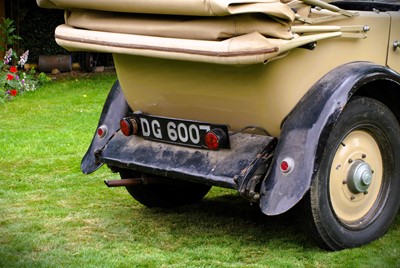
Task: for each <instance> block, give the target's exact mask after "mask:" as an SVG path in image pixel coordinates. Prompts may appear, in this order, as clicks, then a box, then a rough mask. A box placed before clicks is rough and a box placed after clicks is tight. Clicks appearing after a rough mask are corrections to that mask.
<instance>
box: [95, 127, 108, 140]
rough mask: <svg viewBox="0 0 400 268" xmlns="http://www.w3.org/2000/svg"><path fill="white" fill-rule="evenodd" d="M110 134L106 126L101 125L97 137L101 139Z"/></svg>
mask: <svg viewBox="0 0 400 268" xmlns="http://www.w3.org/2000/svg"><path fill="white" fill-rule="evenodd" d="M107 132H108V128H107V126H106V125H101V126H100V127H99V128H98V129H97V136H99V137H100V138H103V137H105V136H106V135H107Z"/></svg>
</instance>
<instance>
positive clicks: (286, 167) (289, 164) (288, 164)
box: [280, 157, 294, 174]
mask: <svg viewBox="0 0 400 268" xmlns="http://www.w3.org/2000/svg"><path fill="white" fill-rule="evenodd" d="M293 168H294V160H293V159H292V158H290V157H285V158H284V159H283V160H282V161H281V164H280V169H281V172H282V173H284V174H289V173H290V172H292V170H293Z"/></svg>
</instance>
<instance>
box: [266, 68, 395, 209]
mask: <svg viewBox="0 0 400 268" xmlns="http://www.w3.org/2000/svg"><path fill="white" fill-rule="evenodd" d="M377 80H386V81H389V82H390V83H394V84H396V85H397V86H396V87H397V88H399V89H400V75H399V74H398V73H396V72H394V71H392V70H391V69H389V68H387V67H384V66H380V65H376V64H373V63H369V62H352V63H348V64H345V65H342V66H340V67H337V68H336V69H334V70H332V71H330V72H329V73H328V74H326V75H325V76H324V77H322V78H321V79H320V80H319V81H318V82H316V83H315V84H314V85H313V86H312V87H311V88H310V90H309V91H308V92H307V93H306V94H305V95H304V97H303V98H302V99H301V100H300V101H299V103H298V104H297V105H296V106H295V108H294V109H293V110H292V111H291V112H290V114H289V115H288V116H287V118H286V120H285V121H284V123H283V125H282V132H281V137H280V139H279V142H278V145H277V147H276V150H275V158H274V160H273V162H272V165H271V169H270V172H269V173H268V174H267V175H266V178H265V179H264V181H263V183H262V185H261V189H260V207H261V210H262V212H263V213H264V214H266V215H278V214H281V213H284V212H286V211H287V210H289V209H290V208H292V207H293V206H294V205H296V204H297V203H298V202H299V201H300V200H301V199H302V198H303V196H304V195H305V194H306V193H307V192H308V190H309V189H310V185H311V183H312V180H313V179H314V177H315V175H316V173H317V171H318V168H319V165H320V162H321V157H322V155H323V154H324V149H325V146H326V144H327V140H328V138H329V135H330V132H331V130H332V128H333V126H334V124H335V123H336V121H337V119H338V118H339V116H340V114H341V112H342V110H343V108H344V106H345V105H346V103H347V102H348V100H349V99H350V97H351V96H352V95H354V94H355V93H356V92H357V91H358V90H359V89H361V88H363V87H364V86H365V85H367V84H369V83H372V82H374V81H377ZM286 157H290V158H292V159H293V160H294V161H293V162H294V168H293V169H292V171H291V172H289V173H286V174H285V173H283V172H281V170H280V163H281V161H282V160H283V159H285V158H286Z"/></svg>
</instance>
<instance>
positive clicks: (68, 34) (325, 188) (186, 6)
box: [37, 0, 400, 250]
mask: <svg viewBox="0 0 400 268" xmlns="http://www.w3.org/2000/svg"><path fill="white" fill-rule="evenodd" d="M37 3H38V5H39V6H41V7H44V8H62V9H65V24H63V25H60V26H58V28H57V29H56V30H55V39H56V42H57V43H58V44H59V45H60V46H62V47H64V48H66V49H67V50H70V51H95V52H105V53H112V54H113V58H114V62H115V68H116V72H117V76H118V81H117V82H115V84H114V86H113V87H112V88H111V91H110V93H109V96H108V98H107V100H106V102H105V104H104V108H103V112H102V114H101V117H100V120H99V123H98V127H97V130H96V132H95V135H94V137H93V140H92V143H91V145H90V147H89V149H88V151H87V153H86V155H85V156H84V158H83V160H82V165H81V168H82V171H83V172H84V173H86V174H88V173H92V172H94V171H95V170H97V169H98V168H99V167H100V166H101V165H103V164H106V165H107V166H108V167H109V168H110V169H111V170H112V171H114V172H118V173H119V174H120V176H121V180H110V181H106V184H107V185H108V186H110V187H113V186H125V187H126V189H127V190H128V192H129V193H130V194H131V195H132V197H133V198H135V199H136V200H137V201H139V202H140V203H142V204H144V205H145V206H148V207H172V206H178V205H185V204H190V203H193V202H198V201H200V200H201V199H202V198H203V197H204V196H205V195H206V194H207V192H208V191H209V189H210V188H211V186H220V187H226V188H232V189H236V190H237V191H238V192H239V193H240V195H242V196H243V197H244V198H247V199H248V200H250V202H252V203H255V204H258V205H259V207H260V209H261V211H262V212H263V213H264V214H266V215H279V214H282V213H284V212H287V211H288V210H290V209H291V208H293V207H294V206H295V205H296V204H300V205H302V206H304V207H305V208H306V216H305V219H306V222H307V223H308V225H309V227H310V231H311V233H312V234H314V235H313V236H314V237H315V238H316V240H317V241H318V242H319V243H320V245H321V246H323V247H325V248H328V249H331V250H340V249H344V248H351V247H357V246H360V245H363V244H366V243H369V242H371V241H373V240H375V239H377V238H379V237H380V236H382V235H383V234H384V233H385V232H386V231H387V230H388V228H389V226H390V224H391V222H392V221H393V219H394V218H395V217H396V215H397V212H398V209H399V205H400V126H399V120H400V105H399V100H400V74H399V72H400V12H399V10H400V1H378V0H374V1H371V0H370V1H356V0H353V1H350V0H349V1H320V0H301V1H297V0H294V1H288V0H282V1H279V0H168V1H165V0H118V1H110V0H37Z"/></svg>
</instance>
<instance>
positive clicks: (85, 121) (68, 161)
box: [0, 73, 400, 267]
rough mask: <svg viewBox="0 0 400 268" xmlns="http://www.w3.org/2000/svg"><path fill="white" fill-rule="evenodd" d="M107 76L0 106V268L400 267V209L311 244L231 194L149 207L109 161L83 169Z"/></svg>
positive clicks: (293, 222) (52, 86)
mask: <svg viewBox="0 0 400 268" xmlns="http://www.w3.org/2000/svg"><path fill="white" fill-rule="evenodd" d="M115 79H116V76H115V74H113V73H111V74H110V73H108V74H107V73H105V74H96V75H90V76H83V77H76V78H74V77H72V78H66V79H58V80H56V81H53V82H51V83H49V84H47V85H45V86H43V87H42V88H40V89H38V90H37V91H35V92H27V93H26V94H25V95H23V96H18V97H17V98H16V99H15V100H14V101H12V102H9V103H6V104H5V105H0V267H400V214H398V216H397V218H396V220H395V222H394V224H393V225H392V226H391V228H390V230H389V232H388V233H387V234H386V235H385V236H384V237H383V238H381V239H379V240H377V241H375V242H373V243H371V244H369V245H366V246H363V247H361V248H356V249H351V250H343V251H340V252H328V251H324V250H321V249H319V248H318V247H316V246H315V245H314V244H313V243H312V242H311V241H310V239H309V238H308V237H307V235H306V234H305V233H304V232H303V228H302V226H301V221H300V220H299V218H301V215H299V214H296V213H292V214H289V215H283V216H279V217H266V216H263V215H262V214H261V213H260V212H259V210H258V209H257V208H253V207H251V206H249V205H248V203H247V202H246V201H245V200H243V199H242V198H240V197H239V196H238V195H237V194H236V192H235V191H232V190H226V189H220V188H215V187H214V188H213V189H212V190H211V191H210V193H209V194H208V195H207V196H206V198H205V199H204V201H203V202H201V203H200V204H196V205H191V206H186V207H181V208H177V209H170V210H162V209H148V208H146V207H144V206H142V205H140V204H139V203H137V202H136V201H135V200H133V199H132V198H131V197H130V195H129V194H128V193H127V192H126V190H125V188H122V187H120V188H112V189H109V188H107V187H106V186H105V185H104V183H103V180H104V179H112V178H118V176H117V175H116V174H113V173H111V172H110V171H109V170H108V169H107V168H106V167H103V168H101V169H100V170H98V171H97V172H95V173H94V174H92V175H83V174H82V173H81V171H80V167H79V166H80V161H81V158H82V156H83V155H84V153H85V152H86V149H87V147H88V145H89V143H90V141H91V139H92V135H93V132H94V130H95V129H94V128H95V127H96V125H97V120H98V118H99V116H100V112H101V109H102V105H103V103H104V101H105V98H106V96H107V93H108V91H109V89H110V88H111V86H112V84H113V82H114V81H115Z"/></svg>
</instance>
